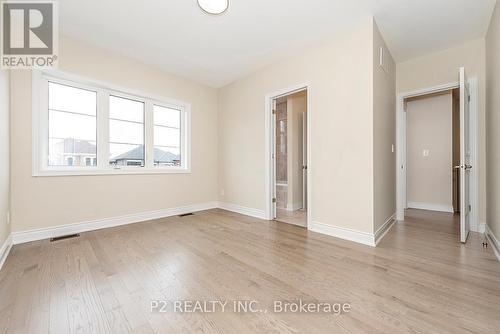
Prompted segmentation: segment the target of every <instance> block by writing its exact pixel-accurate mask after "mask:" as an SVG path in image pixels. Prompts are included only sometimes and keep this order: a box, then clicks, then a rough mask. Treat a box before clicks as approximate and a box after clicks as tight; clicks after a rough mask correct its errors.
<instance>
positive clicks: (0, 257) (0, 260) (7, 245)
mask: <svg viewBox="0 0 500 334" xmlns="http://www.w3.org/2000/svg"><path fill="white" fill-rule="evenodd" d="M11 248H12V234H9V236H8V237H7V239H5V241H4V243H3V245H2V248H0V270H2V267H3V264H4V263H5V260H6V259H7V256H8V255H9V252H10V249H11Z"/></svg>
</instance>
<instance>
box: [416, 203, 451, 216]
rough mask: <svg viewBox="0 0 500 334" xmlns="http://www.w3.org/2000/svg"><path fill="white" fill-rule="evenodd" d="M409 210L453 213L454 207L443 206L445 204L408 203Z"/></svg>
mask: <svg viewBox="0 0 500 334" xmlns="http://www.w3.org/2000/svg"><path fill="white" fill-rule="evenodd" d="M408 208H409V209H420V210H429V211H439V212H448V213H453V212H455V211H454V210H453V206H451V205H443V204H433V203H422V202H408Z"/></svg>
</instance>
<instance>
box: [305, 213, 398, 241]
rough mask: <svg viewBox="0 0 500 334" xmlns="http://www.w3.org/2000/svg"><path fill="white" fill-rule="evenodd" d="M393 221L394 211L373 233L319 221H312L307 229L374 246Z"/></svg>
mask: <svg viewBox="0 0 500 334" xmlns="http://www.w3.org/2000/svg"><path fill="white" fill-rule="evenodd" d="M395 223H396V213H394V214H393V215H392V216H391V217H389V219H387V220H386V222H385V223H384V225H382V226H380V228H379V229H378V230H377V231H376V232H375V233H368V232H362V231H356V230H352V229H349V228H345V227H339V226H332V225H327V224H323V223H319V222H313V223H312V226H309V230H310V231H313V232H317V233H321V234H326V235H329V236H332V237H335V238H340V239H344V240H349V241H354V242H357V243H360V244H363V245H367V246H372V247H375V246H377V244H378V243H379V242H380V241H381V240H382V238H384V237H385V235H386V234H387V232H389V230H390V229H391V227H393V226H394V224H395Z"/></svg>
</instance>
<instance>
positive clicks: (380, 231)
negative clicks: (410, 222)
mask: <svg viewBox="0 0 500 334" xmlns="http://www.w3.org/2000/svg"><path fill="white" fill-rule="evenodd" d="M395 223H396V213H394V214H393V215H392V216H390V217H389V219H387V220H386V221H385V223H384V225H382V226H380V227H379V229H378V230H377V231H376V232H375V245H378V243H379V242H380V241H381V240H382V239H383V238H384V237H385V235H386V234H387V232H389V230H390V229H391V227H393V226H394V224H395Z"/></svg>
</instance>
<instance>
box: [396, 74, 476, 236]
mask: <svg viewBox="0 0 500 334" xmlns="http://www.w3.org/2000/svg"><path fill="white" fill-rule="evenodd" d="M468 82H469V85H470V95H471V102H470V114H471V122H470V124H471V128H470V130H471V131H470V138H471V141H472V145H471V147H472V151H473V152H471V153H472V161H473V166H474V168H473V169H472V173H473V176H472V181H473V182H471V184H472V186H471V187H470V188H471V190H470V191H471V196H470V198H471V205H472V217H471V218H472V219H471V224H470V229H471V230H472V231H476V230H478V229H479V226H478V225H479V224H478V220H479V212H478V211H479V210H478V209H479V191H478V186H479V176H478V174H479V173H478V161H479V160H478V153H479V150H478V140H477V135H478V121H477V120H478V111H477V110H478V94H479V93H478V84H477V78H470V79H469V81H468ZM459 87H460V83H459V82H458V81H457V82H452V83H447V84H443V85H438V86H434V87H428V88H423V89H418V90H414V91H410V92H405V93H401V94H398V96H397V101H396V105H397V113H396V140H397V144H396V148H397V158H396V170H397V172H396V183H397V186H396V208H397V210H396V218H397V220H400V221H401V220H404V210H405V209H406V207H407V205H408V203H407V198H406V112H405V104H404V100H405V99H407V98H410V97H416V96H421V95H428V94H433V93H438V92H443V91H447V90H451V89H455V88H459ZM447 212H449V211H447ZM451 212H453V209H452V211H451Z"/></svg>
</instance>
